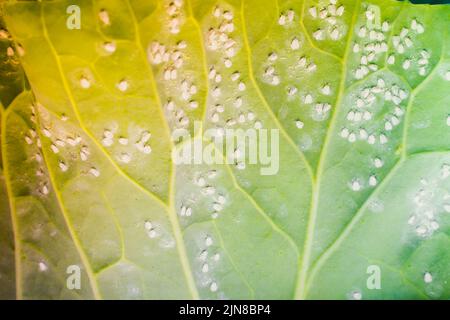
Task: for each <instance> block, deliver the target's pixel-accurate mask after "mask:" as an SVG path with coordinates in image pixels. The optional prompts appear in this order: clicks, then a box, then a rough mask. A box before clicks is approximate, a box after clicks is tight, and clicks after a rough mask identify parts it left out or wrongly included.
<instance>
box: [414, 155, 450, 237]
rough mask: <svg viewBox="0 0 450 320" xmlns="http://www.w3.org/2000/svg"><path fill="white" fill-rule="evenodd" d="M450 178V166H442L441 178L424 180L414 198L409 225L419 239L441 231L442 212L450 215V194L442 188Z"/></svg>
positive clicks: (421, 181)
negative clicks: (440, 218) (440, 219)
mask: <svg viewBox="0 0 450 320" xmlns="http://www.w3.org/2000/svg"><path fill="white" fill-rule="evenodd" d="M449 177H450V165H449V164H446V163H444V164H443V165H442V166H441V170H440V174H439V177H436V178H433V179H427V178H422V179H421V180H420V188H419V189H418V190H417V192H416V193H415V194H414V196H413V208H414V209H413V212H412V214H411V216H410V217H409V220H408V224H409V225H410V226H412V227H413V229H414V232H415V233H416V234H417V235H418V236H419V237H422V238H423V237H427V236H430V235H432V234H433V233H434V232H435V231H436V230H438V229H439V222H438V218H439V215H440V214H441V213H442V212H446V213H450V193H448V191H446V192H439V190H445V189H444V188H442V186H440V185H441V184H443V183H445V181H446V180H448V179H449Z"/></svg>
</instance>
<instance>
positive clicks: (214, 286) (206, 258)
mask: <svg viewBox="0 0 450 320" xmlns="http://www.w3.org/2000/svg"><path fill="white" fill-rule="evenodd" d="M203 243H204V248H205V249H202V250H201V251H200V254H199V255H198V261H199V263H200V265H201V267H200V270H201V274H202V275H201V276H200V277H199V278H200V281H201V282H202V283H203V284H204V285H205V286H207V287H208V288H209V291H211V292H216V291H218V290H219V284H218V283H217V281H216V280H214V279H213V278H212V277H211V275H210V269H211V267H210V265H211V264H216V263H217V262H218V261H219V260H220V253H218V252H215V250H216V249H214V248H213V247H216V246H213V245H214V240H213V238H212V236H210V235H206V236H205V237H204V240H203Z"/></svg>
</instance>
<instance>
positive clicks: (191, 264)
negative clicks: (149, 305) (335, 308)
mask: <svg viewBox="0 0 450 320" xmlns="http://www.w3.org/2000/svg"><path fill="white" fill-rule="evenodd" d="M335 2H336V1H331V2H330V1H328V0H327V1H319V2H316V1H309V0H304V1H299V0H296V1H284V0H283V1H282V0H279V1H269V0H264V1H261V0H242V1H238V0H233V1H231V0H230V1H228V2H220V3H216V2H215V1H209V0H208V1H205V0H190V1H174V2H173V3H171V2H170V1H162V0H161V1H158V2H157V1H150V2H149V1H140V0H129V1H112V0H108V1H106V0H103V1H102V0H97V1H81V0H79V1H51V2H32V1H27V2H11V3H10V2H7V3H5V4H4V6H3V10H4V18H5V21H6V26H7V28H8V32H9V33H10V34H11V35H12V38H13V40H14V42H15V46H16V47H17V48H18V47H19V45H20V48H22V49H21V50H22V51H21V56H20V61H21V64H22V66H23V69H24V70H25V74H26V77H27V79H28V81H29V82H30V87H31V88H30V89H26V90H24V89H23V87H22V88H21V90H20V91H19V92H22V93H20V95H18V96H17V97H15V99H14V102H13V103H12V104H11V105H10V106H9V107H8V109H7V110H6V111H5V112H3V115H2V117H3V118H2V158H3V168H4V176H5V184H6V189H7V191H8V197H9V201H8V202H6V201H5V202H3V201H2V203H10V204H11V209H9V208H8V207H6V208H5V209H2V210H1V211H0V212H1V213H2V215H5V217H8V214H9V211H11V217H12V218H11V220H12V223H9V222H8V220H7V219H6V220H5V225H0V230H2V232H3V230H5V231H6V233H5V234H6V235H8V234H9V235H11V236H8V237H9V238H8V237H7V239H6V240H3V239H2V241H1V242H0V249H1V250H2V252H3V251H4V250H5V251H7V252H11V249H9V251H8V249H4V248H12V247H13V245H12V243H11V242H12V230H14V242H15V243H14V247H15V261H13V255H14V254H12V253H10V254H9V258H8V259H6V260H5V261H6V262H7V266H6V267H2V268H1V269H0V281H3V280H2V279H4V278H5V277H6V279H9V280H8V281H9V282H8V283H11V281H12V280H11V279H12V278H14V270H15V272H16V274H15V278H16V281H15V285H16V287H15V288H12V287H11V285H10V286H9V287H7V288H10V289H7V290H6V291H5V294H4V295H5V297H11V296H14V295H15V294H16V296H17V297H18V298H24V299H62V298H63V299H64V298H70V299H72V298H73V299H75V298H83V299H93V298H94V299H100V298H104V299H198V298H200V299H292V298H295V299H360V298H363V299H407V298H413V299H416V298H420V299H428V298H431V299H448V298H449V297H450V287H449V284H448V278H449V276H450V274H449V270H450V267H449V265H450V254H449V249H448V248H449V242H450V239H449V237H450V215H449V213H448V211H449V209H450V207H449V206H450V193H449V191H450V178H449V175H450V145H449V141H450V129H449V128H450V126H449V124H450V123H449V121H450V120H449V116H450V109H449V105H450V95H449V81H450V49H449V47H450V46H449V40H450V39H449V35H448V30H449V19H448V18H449V14H450V7H449V6H426V5H421V6H418V5H412V4H409V3H407V2H396V1H393V0H373V1H364V2H362V1H337V3H336V4H334V3H335ZM71 5H76V6H78V8H79V9H80V10H79V12H80V14H81V16H80V19H81V20H80V29H77V28H75V29H73V28H68V27H67V25H68V24H67V23H68V19H73V18H74V16H73V15H74V14H75V15H76V10H75V11H73V10H69V11H68V7H69V6H71ZM72 9H73V8H72ZM68 12H69V13H68ZM74 12H75V13H74ZM75 19H76V17H75ZM72 22H73V21H72ZM2 72H3V71H2ZM15 79H20V77H16V78H15ZM6 92H7V93H8V94H9V93H11V94H12V95H11V96H12V97H14V96H16V95H17V93H14V92H15V91H14V89H8V90H6ZM2 96H3V94H1V95H0V97H2ZM6 96H7V95H6ZM199 124H200V125H199ZM224 128H234V129H236V128H240V129H244V130H247V129H255V130H257V131H258V132H265V131H264V129H267V130H269V132H276V133H277V134H278V136H279V141H278V142H279V144H278V148H279V149H277V148H276V146H275V145H273V144H272V145H270V147H269V151H270V152H272V155H273V154H278V156H279V166H278V168H277V169H278V170H276V172H275V174H269V175H264V174H262V172H263V171H264V170H263V169H267V168H266V167H267V166H266V165H265V164H263V163H258V164H250V163H248V162H249V157H250V156H249V155H248V154H247V155H246V158H244V161H239V160H237V161H234V162H232V163H230V164H221V163H214V164H210V163H205V162H201V163H191V164H189V163H184V164H178V163H175V161H174V159H173V157H172V155H173V153H182V152H183V151H187V150H188V148H189V146H191V143H193V144H195V145H197V146H198V145H200V144H203V146H204V147H206V148H210V149H211V150H215V155H216V156H217V158H216V159H222V160H223V157H225V156H226V155H224V154H223V150H222V151H221V150H218V149H214V148H216V147H217V145H216V146H214V145H213V144H212V143H211V141H210V140H209V139H208V137H205V136H204V135H203V133H205V132H207V130H208V129H214V130H218V129H224ZM180 129H186V130H187V132H189V133H190V135H191V137H190V138H186V137H185V138H184V139H174V138H173V134H174V133H176V132H180ZM272 139H275V138H274V137H272ZM259 141H261V138H260V139H259ZM271 142H272V143H273V142H274V141H273V140H272V141H271ZM277 151H278V152H277ZM237 158H239V157H238V156H237ZM2 190H3V189H2ZM0 194H1V193H0ZM3 194H5V192H3ZM2 223H3V219H2ZM12 226H14V228H13V227H12ZM71 266H72V267H73V266H75V267H78V268H80V271H81V273H80V275H81V285H80V288H78V289H77V288H75V289H74V288H72V287H71V286H70V285H69V282H70V281H71V279H73V278H72V277H71V275H72V274H71V272H70V271H69V269H68V268H69V267H71ZM374 268H375V269H374ZM370 270H379V272H380V284H381V287H379V288H378V287H377V288H374V287H373V286H370V285H369V284H370V283H369V282H370V281H372V280H373V274H372V273H371V272H372V271H370ZM371 279H372V280H371ZM2 283H3V282H2ZM0 284H1V283H0ZM2 295H3V293H2Z"/></svg>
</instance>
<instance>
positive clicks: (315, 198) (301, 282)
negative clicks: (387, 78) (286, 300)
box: [294, 0, 361, 299]
mask: <svg viewBox="0 0 450 320" xmlns="http://www.w3.org/2000/svg"><path fill="white" fill-rule="evenodd" d="M360 1H361V0H356V3H355V8H354V11H353V16H352V20H351V23H350V28H349V34H348V38H347V43H346V46H345V51H344V59H343V63H342V71H341V78H340V79H341V81H340V84H339V91H338V96H337V100H336V108H335V110H334V112H333V115H332V117H331V120H330V125H329V127H328V131H327V134H326V137H325V141H324V144H323V147H322V150H321V153H320V156H319V162H318V166H317V175H316V180H315V181H313V190H312V199H311V208H310V213H309V217H308V227H307V231H306V237H305V243H304V249H303V256H302V259H301V264H300V268H299V274H298V278H297V281H298V282H297V288H296V291H295V296H294V298H295V299H305V298H306V295H307V288H306V282H307V277H308V272H309V264H310V259H311V251H312V245H313V241H314V229H315V226H316V219H317V214H318V210H319V197H320V185H321V180H322V174H323V172H324V163H325V158H326V156H327V151H328V145H329V143H330V141H331V137H332V134H333V133H334V129H335V126H336V119H337V116H338V114H339V110H340V108H341V106H342V100H343V96H344V92H345V84H346V78H347V76H346V73H347V62H348V57H349V55H350V50H349V48H350V46H351V43H352V39H353V34H354V30H355V27H356V26H355V21H356V18H357V16H358V13H359V9H360V8H359V7H360ZM302 14H304V13H302Z"/></svg>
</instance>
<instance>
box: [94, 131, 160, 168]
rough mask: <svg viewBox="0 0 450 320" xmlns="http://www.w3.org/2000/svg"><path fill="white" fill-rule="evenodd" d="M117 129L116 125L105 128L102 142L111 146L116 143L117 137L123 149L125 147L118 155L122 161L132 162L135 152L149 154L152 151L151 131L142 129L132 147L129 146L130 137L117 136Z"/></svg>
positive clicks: (107, 146)
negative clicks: (150, 142)
mask: <svg viewBox="0 0 450 320" xmlns="http://www.w3.org/2000/svg"><path fill="white" fill-rule="evenodd" d="M117 130H118V128H116V127H114V128H112V129H105V130H104V131H103V139H102V144H103V146H104V147H106V148H109V147H112V146H113V145H114V143H115V141H116V139H117V142H118V143H119V146H122V149H125V150H123V151H121V152H120V154H119V155H118V156H117V159H118V161H120V162H122V163H130V162H131V161H132V159H133V154H134V153H135V152H140V153H142V154H147V155H148V154H150V153H151V152H152V148H151V146H150V144H149V140H150V138H151V133H150V132H149V131H147V130H141V132H140V134H139V135H138V136H137V137H134V138H133V141H132V148H131V149H130V148H129V147H128V145H129V143H130V141H129V140H130V139H129V138H128V137H126V136H124V135H119V136H118V137H116V131H117Z"/></svg>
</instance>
